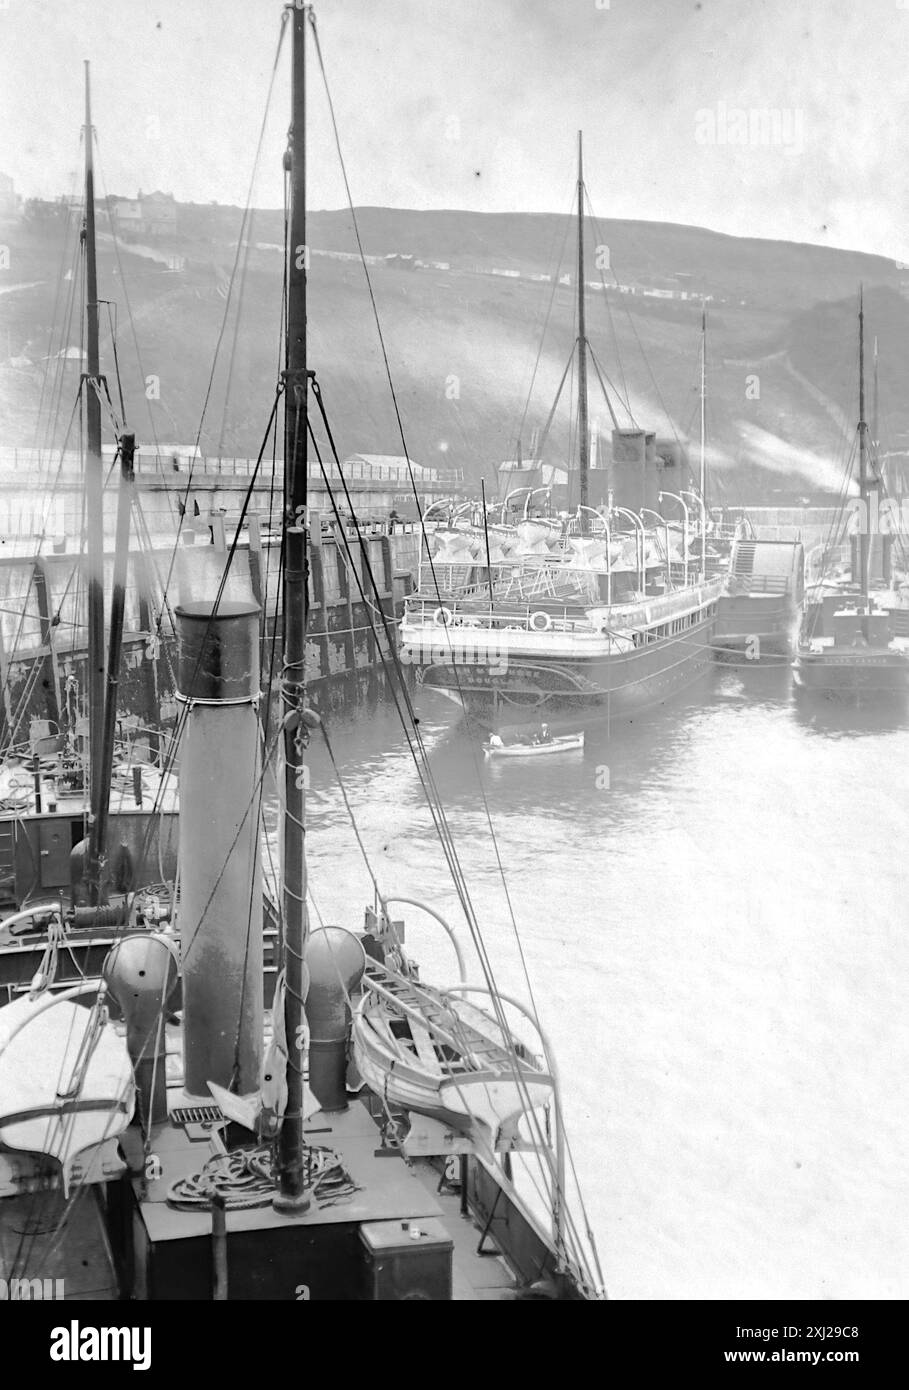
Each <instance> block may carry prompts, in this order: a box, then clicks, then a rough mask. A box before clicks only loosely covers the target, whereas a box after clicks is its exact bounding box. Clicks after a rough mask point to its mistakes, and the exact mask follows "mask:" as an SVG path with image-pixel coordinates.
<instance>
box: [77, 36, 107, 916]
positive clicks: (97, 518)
mask: <svg viewBox="0 0 909 1390" xmlns="http://www.w3.org/2000/svg"><path fill="white" fill-rule="evenodd" d="M93 143H94V137H93V132H92V108H91V79H90V73H89V65H88V62H86V64H85V225H84V228H83V234H82V235H83V243H84V252H85V348H86V360H85V372H84V374H83V377H82V386H83V389H84V392H85V446H86V447H85V461H84V466H85V479H84V489H85V563H86V569H87V571H88V575H87V581H86V594H87V603H88V663H87V664H88V730H89V759H90V762H89V769H90V770H89V793H90V797H91V803H90V804H91V814H90V819H89V848H88V864H87V879H88V888H89V895H90V899H91V901H92V902H93V903H97V902H98V901H99V898H100V890H101V865H102V859H103V856H104V844H103V842H102V839H101V835H102V833H103V829H104V827H103V824H102V823H101V819H102V818H100V817H99V815H98V811H99V808H100V801H101V788H102V784H103V780H104V774H103V769H102V761H101V759H102V749H103V742H104V694H105V664H104V515H103V506H104V465H103V461H102V456H101V397H100V377H101V361H100V353H99V347H98V266H97V256H96V246H95V171H94V150H93Z"/></svg>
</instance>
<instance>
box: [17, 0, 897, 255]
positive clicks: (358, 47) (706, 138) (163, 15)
mask: <svg viewBox="0 0 909 1390" xmlns="http://www.w3.org/2000/svg"><path fill="white" fill-rule="evenodd" d="M281 12H282V4H281V0H0V171H2V172H4V173H7V174H10V175H12V177H13V178H14V180H15V183H16V190H17V192H19V193H21V194H23V195H25V196H29V195H38V196H44V197H49V196H55V195H56V194H58V193H61V192H68V191H70V190H75V180H76V179H77V177H78V175H77V172H76V171H77V168H78V166H79V163H80V160H81V154H80V145H79V138H80V137H79V131H80V126H81V122H82V102H83V98H82V82H83V68H82V60H83V59H84V58H89V59H90V60H91V64H92V85H93V124H94V126H95V129H96V132H97V139H98V149H99V158H100V174H101V191H102V192H104V191H107V192H116V193H119V194H134V193H135V192H136V190H137V189H140V188H141V189H144V190H145V191H149V190H150V189H153V188H160V189H162V190H163V191H166V192H172V193H174V194H175V196H176V197H177V198H178V199H180V200H181V201H195V202H210V201H217V202H221V203H234V204H240V205H242V204H243V203H245V201H246V198H247V193H248V190H249V185H250V176H251V171H252V168H253V157H254V152H255V149H256V144H257V141H258V138H259V131H260V127H261V124H262V120H263V113H264V111H265V106H266V94H267V91H268V84H269V76H270V74H271V71H272V67H273V64H274V59H275V52H276V48H277V42H278V33H279V29H280V19H281ZM316 13H317V17H318V24H319V32H320V36H321V42H322V47H323V52H324V56H325V62H326V68H327V71H328V79H329V84H330V87H331V92H332V96H333V100H334V103H335V108H336V112H337V117H338V123H339V127H340V132H341V140H342V145H343V148H344V152H345V157H346V159H347V163H348V173H349V177H350V182H351V189H352V194H353V198H354V201H355V202H356V203H357V204H359V205H382V206H392V207H411V208H428V207H433V208H466V209H472V210H476V211H488V212H493V211H495V212H501V211H522V212H533V211H556V212H563V211H568V209H569V207H570V202H571V196H572V180H573V178H574V160H575V144H576V132H577V131H578V130H579V129H583V130H584V147H585V166H586V167H585V173H586V181H587V186H588V190H589V195H590V199H591V203H592V206H593V208H594V210H595V212H596V214H597V216H598V217H601V218H611V217H616V218H641V219H645V220H651V221H667V222H681V223H688V224H695V225H699V226H706V227H710V228H713V229H714V230H717V231H721V232H728V233H732V234H736V235H750V236H760V237H768V238H779V239H783V240H791V241H807V242H813V243H816V244H819V245H830V246H839V247H847V248H852V249H856V250H860V251H869V252H877V253H880V254H882V255H885V256H891V257H894V258H896V259H900V260H905V261H907V262H909V219H907V217H906V212H907V209H909V197H907V194H909V75H907V73H909V62H907V55H909V0H863V2H862V3H861V4H857V3H855V0H693V2H692V0H461V3H458V2H457V0H321V2H320V3H318V4H317V6H316ZM288 50H289V41H288V42H285V44H284V49H283V54H282V61H281V64H280V67H279V71H278V75H277V79H276V82H275V89H274V95H273V100H272V104H271V108H270V119H269V121H268V123H267V129H266V137H265V143H264V146H263V150H262V158H261V162H260V167H259V172H258V176H257V179H256V182H255V186H254V191H253V202H254V203H255V204H256V205H258V206H260V207H265V206H269V207H275V206H279V205H280V201H281V174H280V160H281V151H282V148H283V144H284V135H285V133H286V127H287V119H288V110H289V106H288V102H289V97H288V91H287V73H288V61H287V60H288V56H289V53H288ZM310 151H311V158H310V172H309V178H310V205H311V206H312V207H323V208H324V207H339V206H343V205H344V203H345V197H344V192H343V186H342V184H341V182H340V178H339V175H338V170H337V163H336V160H335V159H334V157H333V154H332V150H331V146H330V134H329V127H328V123H327V119H326V109H325V99H324V92H323V90H322V88H321V85H320V79H319V76H318V72H317V70H316V68H315V64H313V65H312V67H311V85H310Z"/></svg>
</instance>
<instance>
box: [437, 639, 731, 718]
mask: <svg viewBox="0 0 909 1390" xmlns="http://www.w3.org/2000/svg"><path fill="white" fill-rule="evenodd" d="M715 622H716V618H715V613H713V612H711V613H710V614H709V616H706V617H705V618H704V619H703V621H701V622H700V623H698V624H696V625H694V626H692V627H690V628H688V629H687V630H686V631H685V632H684V633H680V634H677V635H676V636H673V637H667V638H663V639H659V640H657V641H654V642H650V643H648V644H646V645H645V646H642V647H636V648H633V649H632V650H630V651H625V652H611V653H609V654H607V655H592V656H589V657H586V656H577V657H571V658H567V659H565V658H563V659H547V658H545V657H542V656H521V657H518V656H513V657H511V658H510V659H509V661H508V663H507V669H505V670H500V669H496V668H495V667H494V666H490V665H489V664H485V665H483V664H479V663H478V664H472V663H469V662H464V663H453V664H439V665H432V666H424V667H421V668H418V672H417V679H418V681H419V682H420V683H421V684H422V686H423V688H424V689H426V690H436V691H438V692H439V693H440V694H442V695H445V696H446V697H447V698H448V699H450V700H453V701H454V702H455V703H457V704H458V705H460V706H461V708H463V709H464V710H465V711H466V712H467V713H468V714H469V715H471V716H472V717H474V718H476V719H478V720H479V721H480V722H481V723H485V724H487V725H488V726H489V727H493V726H496V725H499V726H505V725H508V724H509V723H513V724H518V723H520V722H521V720H522V719H524V720H525V721H526V720H527V719H537V718H545V719H547V720H549V721H554V720H558V721H559V723H560V724H567V723H570V722H571V721H572V720H577V719H580V718H583V717H586V716H590V715H594V716H597V717H600V716H601V717H604V718H605V717H609V718H618V719H623V718H634V717H635V716H636V715H638V714H641V713H643V712H644V711H646V710H647V709H652V708H654V707H656V706H658V705H660V704H662V703H664V702H665V701H666V700H669V699H670V698H671V697H672V696H674V695H676V694H677V693H679V692H680V691H682V690H684V689H686V688H687V687H688V686H690V685H691V684H692V683H693V682H694V681H696V680H697V679H698V677H699V676H701V675H703V673H704V672H705V671H706V670H707V669H708V668H709V667H710V664H711V643H712V639H713V633H714V627H715Z"/></svg>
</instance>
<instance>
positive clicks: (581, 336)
mask: <svg viewBox="0 0 909 1390" xmlns="http://www.w3.org/2000/svg"><path fill="white" fill-rule="evenodd" d="M589 433H590V427H589V425H588V423H587V314H586V304H585V296H584V137H583V134H582V132H581V131H580V130H579V131H578V444H579V448H580V459H579V465H580V467H579V477H580V499H579V500H580V503H581V506H582V507H586V506H588V505H589V503H588V493H589V489H588V478H587V469H588V463H589V460H588V449H589V439H588V435H589ZM586 515H587V513H586V512H581V530H582V531H585V530H586V529H587V527H586V524H585V521H584V517H585V516H586Z"/></svg>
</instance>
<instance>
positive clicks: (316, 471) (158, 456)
mask: <svg viewBox="0 0 909 1390" xmlns="http://www.w3.org/2000/svg"><path fill="white" fill-rule="evenodd" d="M104 459H105V462H108V463H113V459H114V452H113V450H112V449H110V448H106V449H105V450H104ZM283 466H284V463H283V460H282V459H278V461H277V467H278V469H279V470H280V469H282V468H283ZM80 468H81V457H80V454H79V452H78V450H76V449H67V450H65V451H63V452H62V453H61V451H60V450H59V449H40V448H27V447H26V448H19V447H18V446H13V447H10V446H2V447H0V479H2V478H3V475H4V474H7V473H9V474H11V475H13V476H12V481H13V482H14V483H15V484H16V485H17V486H18V487H23V486H27V485H29V483H31V484H36V483H38V482H39V479H37V478H35V477H34V476H33V475H34V474H35V473H36V472H39V473H42V474H43V475H44V476H43V478H42V479H41V480H40V481H42V482H45V483H46V482H47V481H48V480H49V479H50V478H52V477H54V476H55V475H56V473H57V471H58V470H60V472H61V475H62V476H63V477H64V478H65V477H67V476H68V475H70V474H73V473H77V472H78V471H79V469H80ZM255 468H256V460H255V459H251V458H224V457H217V458H213V457H207V456H205V455H203V454H193V453H191V452H185V451H181V450H179V449H174V450H172V451H170V452H167V451H164V452H154V451H151V450H146V449H142V448H141V447H140V448H139V449H138V450H137V452H136V472H137V473H138V474H140V475H143V476H145V477H149V476H162V477H166V476H167V475H169V474H174V473H178V474H182V475H183V476H184V477H185V476H186V475H188V474H189V473H192V474H193V476H194V477H195V476H199V477H206V478H209V477H214V478H248V477H250V476H251V475H252V474H253V472H254V471H255ZM341 472H342V474H343V476H344V477H345V478H346V479H347V480H348V481H349V482H372V483H406V484H409V483H410V473H409V472H408V470H407V468H405V467H403V466H402V465H396V464H385V463H365V462H363V461H361V460H351V461H350V462H349V463H342V465H341ZM271 474H272V460H271V459H263V460H262V462H261V464H260V465H259V476H260V477H261V478H262V479H263V480H264V479H269V480H270V479H271ZM30 475H31V476H30ZM308 476H309V478H310V480H311V481H312V482H319V481H320V480H321V477H322V472H321V469H320V467H319V465H318V463H314V462H311V463H310V464H309V470H308ZM328 476H329V478H330V479H339V478H340V475H339V473H338V470H337V468H336V467H335V466H334V465H333V464H332V465H331V466H330V468H329V470H328ZM415 478H416V483H417V487H418V488H423V487H427V486H428V487H436V486H438V485H440V484H452V485H454V484H461V483H463V481H464V471H463V469H461V468H432V469H427V470H426V471H425V472H423V471H419V472H417V473H416V474H415Z"/></svg>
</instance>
